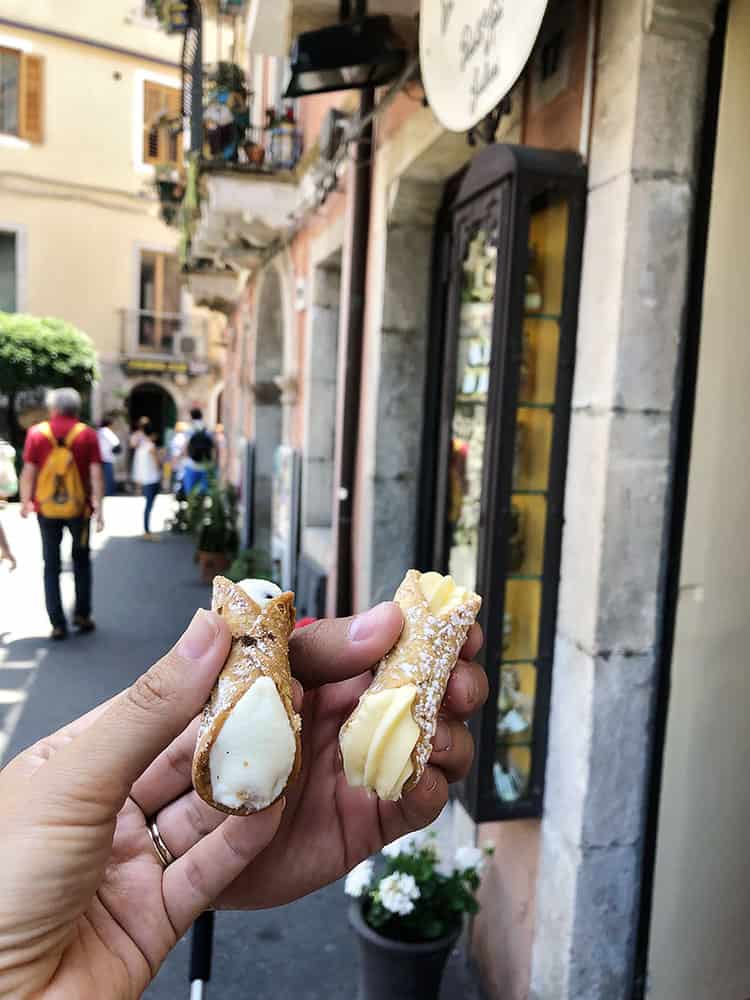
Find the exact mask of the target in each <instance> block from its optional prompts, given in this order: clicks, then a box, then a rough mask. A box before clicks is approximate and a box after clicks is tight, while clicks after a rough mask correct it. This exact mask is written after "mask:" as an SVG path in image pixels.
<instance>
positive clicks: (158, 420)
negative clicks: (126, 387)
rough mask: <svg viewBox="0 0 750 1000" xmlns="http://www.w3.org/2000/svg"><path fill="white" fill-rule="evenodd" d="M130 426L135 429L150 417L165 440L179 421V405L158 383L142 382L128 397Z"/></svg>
mask: <svg viewBox="0 0 750 1000" xmlns="http://www.w3.org/2000/svg"><path fill="white" fill-rule="evenodd" d="M128 416H129V418H130V426H131V427H134V426H135V424H136V423H137V421H138V420H139V419H140V418H141V417H148V418H149V420H150V421H151V424H152V426H153V428H154V430H155V431H156V433H157V434H158V436H159V442H160V443H163V442H164V440H165V437H164V435H165V433H166V431H167V430H169V429H170V428H172V427H174V425H175V423H176V421H177V404H176V402H175V399H174V396H173V395H172V394H171V393H170V392H169V391H168V390H167V389H165V388H164V386H163V385H160V384H159V383H158V382H141V383H139V384H138V385H136V386H133V388H132V389H131V391H130V396H129V397H128Z"/></svg>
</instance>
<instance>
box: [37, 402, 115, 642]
mask: <svg viewBox="0 0 750 1000" xmlns="http://www.w3.org/2000/svg"><path fill="white" fill-rule="evenodd" d="M48 407H49V411H50V417H49V420H45V421H44V422H43V423H41V424H36V426H34V427H32V428H31V429H30V430H29V432H28V434H27V435H26V446H25V448H24V453H23V459H24V466H23V472H22V473H21V516H22V517H28V516H29V514H30V513H32V512H33V511H36V512H37V516H38V520H39V530H40V532H41V536H42V552H43V555H44V596H45V599H46V603H47V614H48V615H49V619H50V622H51V624H52V634H51V638H53V639H65V638H66V637H67V635H68V625H67V621H66V618H65V612H64V611H63V607H62V600H61V597H60V544H61V542H62V536H63V528H66V527H67V529H68V531H69V532H70V534H71V537H72V539H73V574H74V577H75V590H76V606H75V614H74V616H73V624H74V625H75V626H76V628H77V629H78V630H79V631H80V632H91V631H92V630H93V629H94V627H95V626H94V621H93V619H92V617H91V553H90V549H89V521H90V519H91V516H92V515H94V516H95V517H96V527H97V530H98V531H101V530H102V528H103V527H104V522H103V519H102V496H103V494H104V476H103V473H102V460H101V454H100V451H99V442H98V439H97V435H96V431H95V430H94V429H93V428H91V427H88V426H87V425H86V424H84V423H82V422H81V421H80V420H79V416H80V413H81V397H80V396H79V394H78V393H77V392H76V390H75V389H55V390H54V391H53V392H51V393H50V395H49V398H48Z"/></svg>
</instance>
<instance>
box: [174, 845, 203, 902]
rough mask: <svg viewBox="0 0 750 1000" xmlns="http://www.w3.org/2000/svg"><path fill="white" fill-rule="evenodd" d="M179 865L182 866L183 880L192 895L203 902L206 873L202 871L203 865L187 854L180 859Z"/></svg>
mask: <svg viewBox="0 0 750 1000" xmlns="http://www.w3.org/2000/svg"><path fill="white" fill-rule="evenodd" d="M180 863H181V865H182V874H183V878H184V879H185V882H186V883H187V884H188V886H189V887H190V890H191V892H192V893H193V895H194V896H195V897H196V898H197V899H199V900H205V899H206V898H207V893H206V873H205V872H204V870H203V865H202V864H200V862H199V861H198V860H197V858H195V857H191V856H190V854H189V853H188V854H186V855H185V857H183V858H181V859H180Z"/></svg>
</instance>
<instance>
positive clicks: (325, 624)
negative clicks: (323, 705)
mask: <svg viewBox="0 0 750 1000" xmlns="http://www.w3.org/2000/svg"><path fill="white" fill-rule="evenodd" d="M403 627H404V616H403V614H402V612H401V609H400V608H399V606H398V605H397V604H394V603H393V602H392V601H388V602H386V603H384V604H378V605H376V607H374V608H371V609H370V610H369V611H366V612H365V613H364V614H361V615H357V616H356V618H331V619H322V620H321V621H318V622H313V623H312V624H311V625H307V626H306V627H305V628H301V629H299V631H297V632H295V633H294V635H293V636H292V638H291V639H290V641H289V654H290V659H291V665H292V673H293V674H294V676H295V677H297V678H299V680H300V681H302V684H303V685H304V687H306V688H314V687H320V686H321V685H323V684H331V683H332V682H334V681H343V680H347V679H348V678H349V677H357V676H358V675H359V674H362V673H364V672H365V670H370V669H371V668H372V667H374V666H375V664H376V663H377V662H378V661H379V660H380V659H381V658H382V657H383V656H385V654H386V653H387V652H388V650H389V649H391V647H392V646H393V645H394V644H395V642H396V640H397V639H398V637H399V636H400V635H401V630H402V629H403Z"/></svg>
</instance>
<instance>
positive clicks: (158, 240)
mask: <svg viewBox="0 0 750 1000" xmlns="http://www.w3.org/2000/svg"><path fill="white" fill-rule="evenodd" d="M15 187H16V188H17V189H18V190H27V187H28V186H27V185H22V184H21V183H20V182H16V183H15ZM106 205H107V202H106V200H104V199H102V200H101V201H95V200H94V199H93V198H89V197H87V196H78V197H75V198H71V197H70V196H68V195H66V193H65V192H62V193H60V194H58V195H52V196H45V197H43V196H40V194H39V193H38V192H37V191H35V190H34V191H32V192H31V193H30V194H22V195H19V194H18V193H17V192H16V191H14V190H13V189H12V188H11V189H10V190H9V189H8V188H7V187H6V185H5V184H4V183H3V184H2V186H1V187H0V229H2V228H9V227H14V228H15V227H19V229H20V233H19V236H20V247H19V271H20V274H19V277H20V285H21V288H20V301H19V304H18V305H19V310H22V311H24V312H30V313H34V314H37V315H54V316H60V317H62V318H64V319H66V320H69V321H70V322H72V323H74V324H75V325H76V326H78V327H80V329H82V330H84V331H85V332H86V333H88V334H89V336H90V337H91V338H92V339H93V340H94V343H95V344H96V346H97V348H98V350H99V351H100V353H101V355H102V360H105V361H106V360H110V359H114V356H115V355H116V354H117V353H118V352H119V349H120V340H119V336H120V333H119V330H120V326H119V324H120V319H119V315H118V310H119V309H137V308H138V305H139V303H138V297H137V296H138V247H139V246H150V247H153V248H155V249H162V250H167V251H169V250H174V248H175V243H176V234H175V231H174V230H172V229H169V228H168V227H167V226H165V225H164V224H163V223H162V222H160V220H159V219H158V218H156V217H154V216H150V215H148V214H146V213H145V212H143V211H142V210H139V209H138V207H137V206H134V207H133V208H131V209H127V210H123V209H121V208H109V207H105V206H106Z"/></svg>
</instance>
